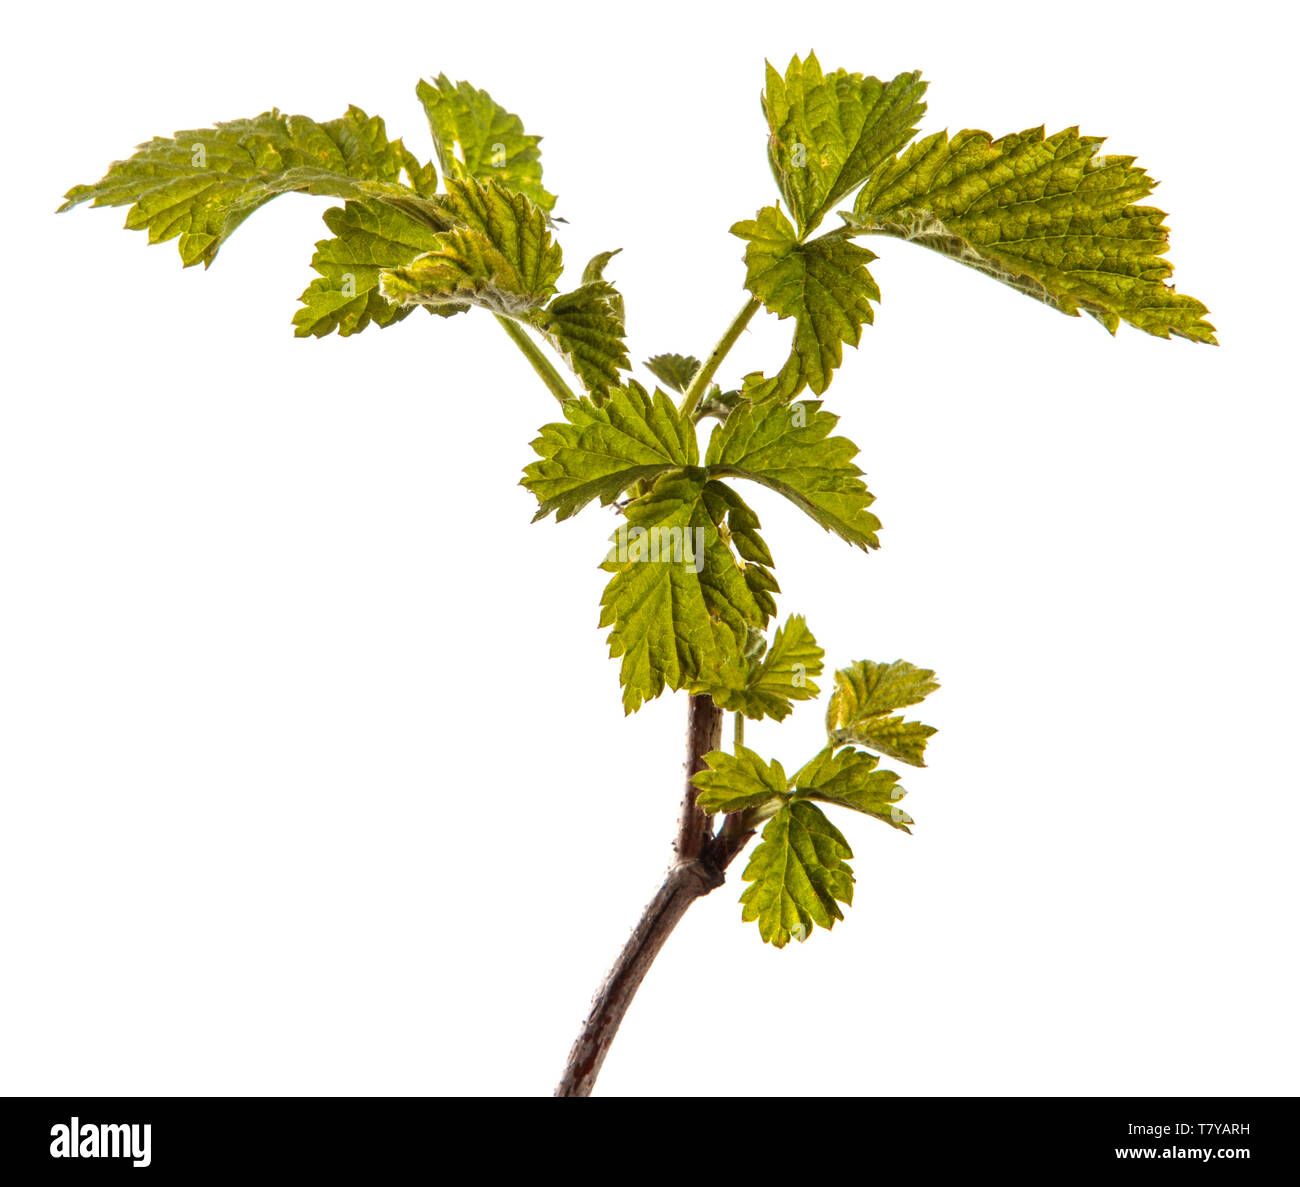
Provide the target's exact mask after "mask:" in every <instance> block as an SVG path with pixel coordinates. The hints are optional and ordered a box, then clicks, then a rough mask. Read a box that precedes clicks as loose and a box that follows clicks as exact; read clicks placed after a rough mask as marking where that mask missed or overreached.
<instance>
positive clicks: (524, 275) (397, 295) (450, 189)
mask: <svg viewBox="0 0 1300 1187" xmlns="http://www.w3.org/2000/svg"><path fill="white" fill-rule="evenodd" d="M445 208H446V210H447V212H448V213H449V214H450V215H451V217H452V218H454V219H455V221H456V224H457V225H455V226H453V227H452V228H451V229H450V230H448V231H443V232H441V233H440V234H439V236H438V247H437V248H435V249H434V250H432V251H429V252H426V253H425V254H424V255H422V256H419V257H417V258H416V259H414V260H412V261H411V262H410V263H409V264H405V265H403V266H401V267H398V268H388V269H384V270H383V271H382V272H381V273H380V280H379V287H380V291H381V292H382V294H383V295H384V297H385V298H386V299H387V300H389V301H391V302H393V303H394V304H395V305H432V306H445V305H463V304H465V303H466V302H468V303H469V304H472V305H481V306H483V307H484V308H486V309H490V310H491V311H492V312H494V313H500V314H504V315H506V316H508V317H517V318H523V317H524V316H525V315H526V314H527V313H528V312H529V311H530V310H533V309H536V308H538V307H539V306H542V305H544V304H545V303H546V302H547V301H548V300H549V299H550V298H551V297H552V296H554V294H555V282H556V281H557V280H559V277H560V272H561V270H562V268H563V263H562V261H563V256H562V253H561V251H560V245H559V244H558V243H556V242H555V241H554V240H553V239H552V238H551V232H550V226H549V221H548V219H547V217H546V212H545V211H544V210H542V209H541V208H540V207H539V206H536V205H534V204H533V202H532V201H531V200H529V199H528V198H527V197H525V196H524V195H523V194H522V193H519V192H518V191H515V190H509V189H506V188H504V187H503V186H501V185H500V184H498V183H497V182H495V181H489V182H487V183H481V182H478V181H473V180H469V181H458V180H455V179H451V180H449V181H448V182H447V195H446V198H445Z"/></svg>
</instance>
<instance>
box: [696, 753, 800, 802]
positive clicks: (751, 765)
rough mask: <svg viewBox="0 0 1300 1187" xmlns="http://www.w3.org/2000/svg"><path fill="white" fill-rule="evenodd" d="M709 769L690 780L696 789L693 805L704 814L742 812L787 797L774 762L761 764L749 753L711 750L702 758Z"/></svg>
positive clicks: (783, 778)
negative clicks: (696, 795)
mask: <svg viewBox="0 0 1300 1187" xmlns="http://www.w3.org/2000/svg"><path fill="white" fill-rule="evenodd" d="M704 761H705V762H706V763H708V769H707V770H704V771H697V772H696V773H695V774H694V775H693V776H692V777H691V781H692V782H693V783H694V784H695V786H696V787H697V788H698V789H699V793H700V794H699V796H698V797H697V798H696V803H697V804H699V806H700V808H701V809H703V810H704V811H705V812H707V813H709V814H710V815H712V814H713V813H715V812H743V811H744V810H745V809H746V808H753V807H757V806H759V805H760V804H765V803H767V802H768V801H769V800H771V799H774V798H778V797H779V798H782V799H784V798H786V797H788V795H789V789H788V784H787V781H786V777H785V771H784V770H782V769H781V764H780V763H779V762H777V761H776V760H775V759H774V760H773V761H772V762H771V763H767V762H764V761H763V760H762V759H761V758H759V756H758V755H757V754H755V753H754V752H753V751H752V750H749V749H747V748H746V747H744V746H738V747H736V753H735V754H727V753H726V752H725V751H722V750H714V751H712V752H710V753H709V754H706V755H705V756H704Z"/></svg>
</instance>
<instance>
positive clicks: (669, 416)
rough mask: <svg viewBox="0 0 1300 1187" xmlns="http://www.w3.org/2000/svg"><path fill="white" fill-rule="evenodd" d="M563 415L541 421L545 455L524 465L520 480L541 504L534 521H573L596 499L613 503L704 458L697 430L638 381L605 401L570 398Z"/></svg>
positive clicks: (538, 443) (537, 444)
mask: <svg viewBox="0 0 1300 1187" xmlns="http://www.w3.org/2000/svg"><path fill="white" fill-rule="evenodd" d="M564 415H565V417H566V421H565V422H561V423H555V424H548V425H545V426H543V428H542V430H541V436H540V437H538V438H537V440H535V441H534V442H533V449H534V451H535V452H536V453H537V454H538V456H539V458H540V460H539V461H536V462H533V463H532V464H531V465H529V466H527V467H526V468H525V470H524V477H523V479H522V481H521V485H522V486H524V487H526V488H527V489H528V490H529V491H530V492H531V493H532V494H533V495H535V496H536V497H537V502H538V504H539V506H538V509H537V514H536V515H535V516H534V517H533V518H534V520H537V519H543V518H545V517H546V516H547V515H549V514H551V512H555V518H556V519H557V520H562V519H568V518H569V516H571V515H574V514H576V513H577V512H578V511H581V510H582V508H583V507H585V506H586V505H587V504H588V503H590V502H591V500H592V499H596V498H598V499H600V501H601V504H602V505H603V506H609V504H611V503H612V502H614V500H615V499H617V498H618V496H619V495H621V494H622V493H623V492H624V491H625V490H627V489H628V488H629V487H631V486H633V485H634V484H635V483H637V482H640V481H642V480H643V479H653V478H657V477H659V476H660V475H661V474H665V473H667V472H668V471H670V470H680V469H682V468H684V467H687V466H694V465H696V464H697V463H698V461H699V447H698V445H697V443H696V439H695V430H694V429H693V428H692V427H691V425H690V423H689V422H687V421H684V420H682V418H681V417H680V416H679V415H678V413H677V407H676V405H674V404H673V402H672V400H670V399H669V398H668V397H667V396H666V395H665V394H664V393H663V392H661V391H658V390H656V391H655V394H654V396H653V397H651V396H650V395H649V394H648V393H647V392H646V390H645V388H643V387H642V386H641V385H640V384H639V383H637V382H636V381H635V380H629V381H628V384H627V386H626V387H622V388H615V389H614V390H613V391H611V392H610V394H609V398H608V399H607V400H606V401H605V402H604V404H603V405H600V406H597V405H596V404H595V403H593V402H592V401H591V400H585V399H582V400H569V401H567V402H566V403H565V405H564Z"/></svg>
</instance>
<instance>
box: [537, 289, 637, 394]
mask: <svg viewBox="0 0 1300 1187" xmlns="http://www.w3.org/2000/svg"><path fill="white" fill-rule="evenodd" d="M530 320H531V321H532V323H533V324H534V325H535V326H536V327H537V328H538V329H539V330H541V332H542V333H543V334H544V335H545V336H546V339H547V341H549V342H550V343H551V345H552V346H554V347H555V349H556V350H557V351H559V353H560V354H561V355H562V356H563V358H564V361H565V362H567V363H568V364H569V367H570V368H571V369H572V371H573V373H574V374H575V375H577V377H578V378H579V379H581V380H582V382H583V386H585V387H586V389H587V390H588V391H589V392H590V393H591V394H592V395H593V396H595V397H596V398H597V399H603V398H604V396H605V394H606V393H607V392H608V390H609V389H610V388H611V387H613V386H615V385H617V383H618V377H619V372H620V371H626V370H628V368H629V367H630V366H631V364H630V362H629V361H628V355H627V347H626V345H624V342H623V298H622V297H621V296H620V295H619V292H618V290H617V289H616V288H615V287H614V286H613V285H612V284H610V283H609V281H607V280H593V281H589V282H588V283H586V284H584V285H582V286H581V287H580V288H576V289H574V290H573V292H571V293H562V294H561V295H560V296H558V297H556V298H555V299H554V300H553V301H552V302H551V303H550V304H549V305H548V306H547V307H546V308H545V309H539V310H537V312H536V313H534V314H533V315H532V318H531V319H530Z"/></svg>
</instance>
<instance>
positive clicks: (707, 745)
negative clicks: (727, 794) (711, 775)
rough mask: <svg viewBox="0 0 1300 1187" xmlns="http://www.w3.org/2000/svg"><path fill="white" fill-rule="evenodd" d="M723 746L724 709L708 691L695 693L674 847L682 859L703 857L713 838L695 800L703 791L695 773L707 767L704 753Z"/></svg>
mask: <svg viewBox="0 0 1300 1187" xmlns="http://www.w3.org/2000/svg"><path fill="white" fill-rule="evenodd" d="M721 745H722V710H721V709H719V708H718V706H717V705H715V704H714V703H713V698H712V697H711V696H709V695H708V694H707V693H704V694H701V695H700V696H692V697H691V698H690V704H689V708H688V709H687V711H686V762H685V764H684V768H685V772H686V786H685V789H684V790H683V792H682V806H681V812H680V814H679V815H678V818H677V841H676V843H675V844H674V846H673V847H674V849H675V850H676V851H677V860H678V861H690V860H691V859H693V858H697V857H699V856H701V855H702V854H703V852H704V846H705V845H706V844H707V843H708V842H709V841H711V840H712V839H713V829H712V827H711V826H710V824H709V818H708V817H707V816H706V815H705V814H704V812H703V811H702V810H701V809H700V808H699V807H698V806H697V805H696V803H695V798H696V796H697V795H699V792H697V791H696V790H695V784H694V783H692V782H691V776H692V775H694V774H695V773H696V772H697V771H702V770H704V768H705V762H704V756H705V755H706V754H708V753H709V752H710V751H711V750H717V749H718V748H719V747H720V746H721Z"/></svg>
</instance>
